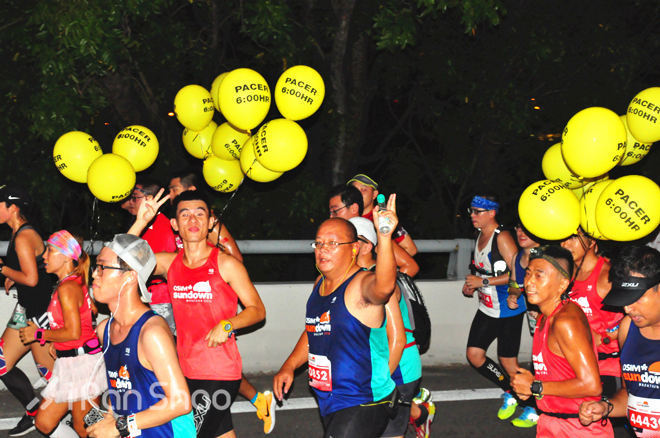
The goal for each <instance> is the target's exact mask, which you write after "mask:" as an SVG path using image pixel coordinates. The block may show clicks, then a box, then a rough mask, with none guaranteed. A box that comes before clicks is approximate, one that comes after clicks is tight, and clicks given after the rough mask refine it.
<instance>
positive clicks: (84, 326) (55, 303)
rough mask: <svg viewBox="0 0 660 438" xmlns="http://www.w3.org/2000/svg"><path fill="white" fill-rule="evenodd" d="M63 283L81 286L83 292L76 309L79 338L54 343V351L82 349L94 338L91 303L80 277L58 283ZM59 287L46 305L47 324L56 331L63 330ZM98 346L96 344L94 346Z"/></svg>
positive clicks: (71, 277)
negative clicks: (78, 317)
mask: <svg viewBox="0 0 660 438" xmlns="http://www.w3.org/2000/svg"><path fill="white" fill-rule="evenodd" d="M65 281H73V282H75V283H76V284H78V285H80V286H82V291H83V302H82V304H81V306H80V307H79V308H78V312H79V314H80V329H81V331H80V338H78V339H76V340H73V341H67V342H54V343H53V345H54V346H55V349H56V350H60V351H63V350H71V349H72V348H78V347H82V346H83V345H84V344H85V343H87V342H88V341H89V340H91V339H95V338H96V331H95V330H94V326H93V322H92V319H93V316H92V303H91V298H90V297H89V293H88V292H87V285H83V284H82V277H81V276H80V275H75V276H74V275H71V276H68V277H66V278H64V279H62V281H61V282H60V284H63V283H64V282H65ZM58 291H59V287H58V288H57V289H55V292H53V296H52V298H51V299H50V304H49V305H48V322H49V323H50V329H51V330H57V329H61V328H64V314H63V313H62V306H61V305H60V296H59V292H58ZM96 345H97V346H98V344H96Z"/></svg>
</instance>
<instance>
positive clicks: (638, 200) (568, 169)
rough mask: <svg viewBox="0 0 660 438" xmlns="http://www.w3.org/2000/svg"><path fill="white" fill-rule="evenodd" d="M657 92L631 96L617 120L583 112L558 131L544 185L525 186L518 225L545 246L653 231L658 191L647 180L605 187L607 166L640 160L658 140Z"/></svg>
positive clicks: (594, 110) (658, 214)
mask: <svg viewBox="0 0 660 438" xmlns="http://www.w3.org/2000/svg"><path fill="white" fill-rule="evenodd" d="M658 119H660V87H652V88H647V89H645V90H642V91H641V92H639V93H638V94H637V95H636V96H635V97H634V98H633V99H632V101H631V102H630V104H629V105H628V110H627V112H626V114H625V115H622V116H618V115H617V114H616V113H614V112H613V111H611V110H609V109H607V108H601V107H591V108H586V109H584V110H582V111H580V112H578V113H577V114H575V115H574V116H573V117H571V119H570V120H569V121H568V123H567V124H566V127H565V128H564V131H563V134H562V140H561V143H557V144H555V145H553V146H551V147H550V148H549V149H548V150H547V151H546V152H545V155H544V156H543V160H542V164H541V167H542V169H543V174H544V175H545V177H546V178H547V179H545V180H541V181H537V182H535V183H533V184H532V185H530V186H528V187H527V188H526V189H525V190H524V191H523V193H522V195H521V196H520V200H519V201H518V214H519V215H520V220H521V222H522V224H523V225H524V226H525V228H527V229H528V230H529V231H530V232H531V233H533V234H535V235H536V236H538V237H540V238H542V239H547V240H560V239H565V238H566V237H568V236H570V235H572V234H574V233H576V231H577V228H578V226H581V227H582V229H583V230H584V231H585V232H586V233H587V234H589V235H590V236H592V237H594V238H596V239H604V240H616V241H631V240H637V239H641V238H642V237H644V236H646V235H648V234H650V233H651V232H652V231H653V230H655V229H656V228H657V226H658V224H660V187H658V185H657V184H656V183H655V182H654V181H652V180H651V179H649V178H646V177H644V176H640V175H627V176H623V177H621V178H617V179H615V180H610V179H609V177H608V172H609V171H610V170H612V169H613V168H614V167H615V166H629V165H631V164H634V163H637V162H638V161H640V160H641V159H642V158H644V157H645V156H646V155H647V154H648V153H649V151H650V149H651V144H652V143H654V142H656V141H658V140H660V121H659V120H658Z"/></svg>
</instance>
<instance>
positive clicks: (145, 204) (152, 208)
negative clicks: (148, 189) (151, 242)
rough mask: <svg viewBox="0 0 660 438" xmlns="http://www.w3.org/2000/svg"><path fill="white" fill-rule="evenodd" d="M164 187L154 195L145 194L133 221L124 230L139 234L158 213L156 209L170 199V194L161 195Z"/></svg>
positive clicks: (135, 234) (128, 232)
mask: <svg viewBox="0 0 660 438" xmlns="http://www.w3.org/2000/svg"><path fill="white" fill-rule="evenodd" d="M164 192H165V189H160V190H159V191H158V193H156V195H155V196H146V197H145V198H144V200H143V201H142V204H140V207H139V208H138V211H137V214H136V215H135V222H133V225H131V228H129V229H128V231H127V232H126V233H127V234H133V235H134V236H140V235H141V234H142V232H143V231H144V229H145V228H146V227H147V225H149V223H150V222H151V221H152V220H153V219H154V217H156V214H158V209H159V208H160V207H161V206H162V205H163V204H164V203H166V202H167V200H168V199H170V195H165V196H163V193H164Z"/></svg>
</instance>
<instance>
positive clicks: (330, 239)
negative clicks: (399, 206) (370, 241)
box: [273, 195, 398, 438]
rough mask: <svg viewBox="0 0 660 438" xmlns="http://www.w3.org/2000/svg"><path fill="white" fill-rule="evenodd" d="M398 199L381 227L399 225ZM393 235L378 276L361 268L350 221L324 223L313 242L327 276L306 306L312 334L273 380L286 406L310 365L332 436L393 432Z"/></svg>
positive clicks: (385, 238)
mask: <svg viewBox="0 0 660 438" xmlns="http://www.w3.org/2000/svg"><path fill="white" fill-rule="evenodd" d="M395 199H396V196H395V195H392V196H390V199H389V201H388V204H387V210H386V211H378V210H376V211H375V214H374V220H375V223H376V225H378V220H379V218H380V217H387V218H388V219H389V220H391V221H392V224H396V223H397V222H398V221H397V218H396V211H395ZM391 232H392V231H390V232H389V233H387V234H383V233H380V232H379V233H378V248H379V253H378V258H377V260H376V268H375V271H374V272H368V271H365V270H363V269H361V268H360V267H359V266H357V264H356V258H357V254H358V249H359V248H358V243H357V234H356V230H355V227H354V226H353V225H352V224H351V223H350V222H348V221H346V220H344V219H340V218H332V219H328V220H326V221H324V222H323V223H322V224H321V226H320V227H319V229H318V231H317V233H316V240H315V241H314V242H313V243H312V246H313V247H314V254H315V258H316V266H317V269H318V270H319V271H320V272H321V275H320V276H319V277H318V278H317V279H316V282H315V285H314V289H313V291H312V294H311V295H310V298H309V300H308V301H307V311H306V315H305V330H304V331H303V333H302V335H301V336H300V339H299V341H298V343H297V344H296V346H295V348H294V350H293V352H292V353H291V354H290V355H289V357H288V358H287V360H286V361H285V362H284V364H283V365H282V367H281V368H280V370H279V372H278V373H277V374H276V375H275V377H274V378H273V390H274V393H275V396H276V397H277V398H278V399H279V400H282V397H283V396H284V395H285V394H286V393H287V392H288V391H289V388H290V387H291V384H292V383H293V374H294V371H295V370H296V369H297V368H299V367H301V366H303V365H304V364H305V363H308V365H309V377H310V386H311V387H312V389H313V391H314V393H315V395H316V398H317V401H318V404H319V408H320V412H321V417H322V420H323V426H324V429H325V434H324V436H325V437H334V438H343V437H366V438H369V437H373V438H375V437H379V436H380V435H381V434H382V433H383V431H384V430H385V427H386V426H387V422H388V418H389V414H390V408H389V406H390V402H391V400H392V399H393V398H394V397H395V394H396V393H395V392H394V389H395V384H394V382H393V381H392V379H391V377H390V372H389V368H388V356H389V353H388V341H387V333H386V327H385V303H387V301H388V300H389V299H390V297H391V296H392V294H393V293H394V289H395V284H396V264H395V262H394V256H393V253H392V239H391ZM392 413H393V414H395V412H392Z"/></svg>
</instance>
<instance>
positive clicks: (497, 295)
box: [474, 232, 527, 318]
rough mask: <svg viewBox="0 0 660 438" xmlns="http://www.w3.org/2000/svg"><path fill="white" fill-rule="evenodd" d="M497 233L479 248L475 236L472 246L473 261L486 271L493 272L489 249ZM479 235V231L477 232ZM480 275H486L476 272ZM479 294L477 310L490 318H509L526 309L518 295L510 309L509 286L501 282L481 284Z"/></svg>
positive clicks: (522, 298)
mask: <svg viewBox="0 0 660 438" xmlns="http://www.w3.org/2000/svg"><path fill="white" fill-rule="evenodd" d="M497 235H498V233H493V235H492V236H490V239H489V240H488V243H487V244H486V246H485V247H484V248H483V249H482V250H479V244H478V242H479V238H478V237H477V244H476V245H475V246H474V263H475V264H476V265H477V266H478V267H480V268H482V269H484V270H486V271H488V272H493V258H492V254H491V249H492V247H493V239H494V238H495V236H497ZM479 236H481V232H479ZM477 275H479V276H480V277H482V278H483V277H487V275H485V274H481V273H477ZM477 292H478V294H479V310H481V311H482V312H483V313H485V314H486V315H488V316H490V317H492V318H509V317H511V316H516V315H520V314H521V313H523V312H525V311H526V310H527V307H526V306H525V298H524V297H523V296H522V295H520V297H518V301H517V302H518V308H517V309H510V308H509V306H508V305H507V303H506V300H507V298H508V297H509V286H508V285H506V284H502V285H499V286H490V285H489V286H481V287H480V288H478V289H477Z"/></svg>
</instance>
